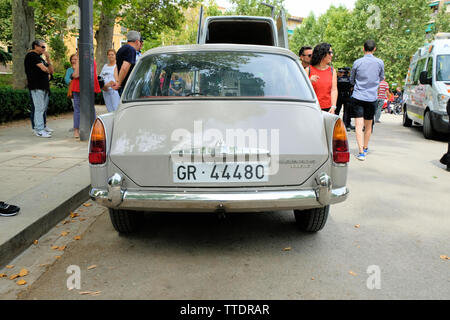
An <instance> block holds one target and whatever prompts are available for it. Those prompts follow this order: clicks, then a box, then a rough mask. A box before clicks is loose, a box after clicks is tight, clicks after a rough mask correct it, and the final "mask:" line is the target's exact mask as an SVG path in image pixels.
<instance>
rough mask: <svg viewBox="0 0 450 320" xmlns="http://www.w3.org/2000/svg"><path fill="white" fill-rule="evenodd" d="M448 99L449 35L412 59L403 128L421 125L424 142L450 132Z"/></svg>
mask: <svg viewBox="0 0 450 320" xmlns="http://www.w3.org/2000/svg"><path fill="white" fill-rule="evenodd" d="M449 98H450V33H444V34H438V35H437V36H436V40H435V41H433V42H432V43H430V44H428V45H426V46H424V47H422V48H420V49H419V50H418V51H417V52H416V53H415V54H414V56H413V57H412V58H411V64H410V67H409V70H408V76H407V78H406V85H405V92H404V102H403V125H404V126H405V127H411V126H412V125H413V123H417V124H419V125H422V126H423V135H424V137H425V138H426V139H433V138H435V137H436V136H437V134H439V133H449V125H448V122H449V118H448V115H447V112H446V105H447V101H448V100H449Z"/></svg>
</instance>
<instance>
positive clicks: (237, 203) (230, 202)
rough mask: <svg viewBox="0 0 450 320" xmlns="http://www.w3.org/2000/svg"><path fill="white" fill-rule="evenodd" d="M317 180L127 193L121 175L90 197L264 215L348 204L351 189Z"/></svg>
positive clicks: (126, 205) (157, 207)
mask: <svg viewBox="0 0 450 320" xmlns="http://www.w3.org/2000/svg"><path fill="white" fill-rule="evenodd" d="M324 178H325V180H327V179H326V177H325V176H324V175H322V176H321V177H319V179H318V180H317V182H318V184H319V185H318V187H317V188H316V189H304V190H277V191H248V190H247V191H239V192H237V191H232V192H231V191H230V192H191V191H187V192H170V191H164V192H160V191H143V190H126V189H122V188H121V184H122V181H121V179H120V177H119V176H113V177H111V178H110V180H109V181H108V183H109V186H108V190H105V189H98V188H93V189H91V191H90V193H89V195H90V197H91V199H92V200H94V201H96V202H97V203H99V204H100V205H103V206H105V207H109V208H116V209H129V210H148V211H189V212H192V211H194V212H213V211H216V210H225V211H228V212H245V211H252V212H261V211H273V210H291V209H300V210H301V209H308V208H318V207H323V206H325V205H329V204H335V203H339V202H342V201H344V200H345V199H346V198H347V196H348V193H349V190H348V188H347V187H342V188H336V189H332V188H331V183H330V182H329V181H323V179H324Z"/></svg>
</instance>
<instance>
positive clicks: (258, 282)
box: [0, 114, 450, 300]
mask: <svg viewBox="0 0 450 320" xmlns="http://www.w3.org/2000/svg"><path fill="white" fill-rule="evenodd" d="M381 120H382V123H381V124H377V125H376V126H375V132H374V136H373V139H372V141H371V144H370V145H369V148H370V153H369V155H368V156H367V159H366V161H364V162H360V161H358V160H357V159H356V158H355V157H354V156H352V158H351V163H350V170H349V180H348V187H349V188H350V192H351V194H350V196H349V198H348V200H347V201H346V202H344V203H341V204H338V205H334V206H332V207H331V210H330V217H329V219H328V222H327V225H326V226H325V228H324V229H323V230H322V231H320V232H318V233H315V234H307V233H302V232H300V231H298V230H297V227H296V225H295V223H294V217H293V214H292V212H289V211H282V212H267V213H260V214H230V215H228V217H227V219H225V220H219V219H218V218H217V217H216V216H215V215H208V214H186V213H183V214H180V213H178V214H167V213H152V214H147V215H146V219H145V223H144V224H143V225H142V228H141V231H139V232H138V233H136V234H133V235H130V236H119V235H118V233H117V232H116V231H115V230H114V229H113V227H112V225H111V222H110V221H109V216H108V213H107V211H106V210H104V209H103V208H101V207H99V206H97V205H96V204H93V205H92V206H89V207H84V206H82V207H80V208H79V211H80V210H81V212H80V216H81V217H84V218H86V219H87V220H84V221H79V220H76V219H79V217H77V218H76V219H75V220H76V221H74V222H72V223H66V224H63V222H62V223H60V224H59V225H58V226H57V227H55V228H54V229H53V230H52V231H50V232H49V233H48V234H47V235H45V236H44V237H42V239H39V243H38V244H37V245H34V246H32V247H30V249H28V250H27V251H26V252H24V253H23V254H22V255H21V256H19V257H18V258H16V259H15V260H14V261H12V262H11V265H14V268H13V269H3V270H0V273H6V274H7V275H8V278H1V279H0V298H1V299H14V298H16V297H17V298H18V299H89V300H94V299H227V300H228V299H287V300H296V299H450V260H448V259H446V258H445V257H448V256H450V215H449V208H450V197H449V194H450V173H449V172H447V171H445V170H444V169H443V166H442V165H441V164H439V162H438V160H439V158H440V157H441V156H442V154H443V153H444V151H445V150H446V147H447V145H446V143H445V142H443V141H429V140H425V139H424V138H423V136H422V133H421V131H420V128H403V127H402V126H401V116H393V115H385V114H383V115H382V118H381ZM349 141H350V144H351V147H352V152H353V154H354V153H356V142H355V136H354V133H353V132H352V133H350V134H349ZM77 212H78V211H77ZM68 220H70V219H68ZM69 227H70V228H74V230H72V229H67V228H69ZM63 231H69V232H71V233H69V235H66V236H61V232H63ZM76 235H79V236H80V237H81V239H80V240H74V239H73V236H76ZM55 243H56V244H57V245H60V246H62V245H65V246H66V248H65V250H63V251H58V250H52V249H51V246H52V245H55ZM55 256H60V257H59V258H55ZM74 265H75V266H78V267H79V268H80V275H81V278H80V280H81V288H80V289H77V288H75V289H73V290H69V289H68V287H67V280H68V278H69V277H70V276H71V274H70V273H67V270H68V268H69V266H74ZM21 268H27V270H28V271H29V274H28V275H27V276H25V277H23V279H25V280H27V284H26V285H24V286H18V285H17V284H16V283H15V281H17V280H18V279H15V280H10V279H9V276H10V274H12V273H17V272H18V271H19V270H20V269H21ZM368 279H369V280H368ZM374 279H375V280H374Z"/></svg>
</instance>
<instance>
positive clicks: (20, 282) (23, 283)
mask: <svg viewBox="0 0 450 320" xmlns="http://www.w3.org/2000/svg"><path fill="white" fill-rule="evenodd" d="M16 283H17V284H18V285H19V286H23V285H25V284H27V282H26V281H25V280H23V279H22V280H19V281H17V282H16Z"/></svg>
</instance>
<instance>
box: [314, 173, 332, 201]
mask: <svg viewBox="0 0 450 320" xmlns="http://www.w3.org/2000/svg"><path fill="white" fill-rule="evenodd" d="M316 183H317V185H318V187H317V188H316V197H317V201H319V203H320V204H321V205H323V206H326V205H328V204H329V203H330V200H331V188H332V183H331V178H330V176H329V175H327V174H326V173H324V172H322V173H321V174H319V175H318V176H317V177H316Z"/></svg>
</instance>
